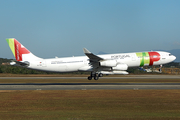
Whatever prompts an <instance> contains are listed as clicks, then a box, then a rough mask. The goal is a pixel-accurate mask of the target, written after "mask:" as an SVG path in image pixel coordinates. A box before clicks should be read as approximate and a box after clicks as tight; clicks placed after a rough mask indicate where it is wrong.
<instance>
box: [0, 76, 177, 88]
mask: <svg viewBox="0 0 180 120" xmlns="http://www.w3.org/2000/svg"><path fill="white" fill-rule="evenodd" d="M135 78H136V79H180V75H131V76H123V77H102V78H100V79H102V80H103V79H135ZM0 79H85V77H0ZM100 89H101V90H102V89H105V90H108V89H116V90H123V89H133V90H139V89H180V83H93V81H92V83H1V84H0V90H100Z"/></svg>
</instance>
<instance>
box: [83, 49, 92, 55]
mask: <svg viewBox="0 0 180 120" xmlns="http://www.w3.org/2000/svg"><path fill="white" fill-rule="evenodd" d="M83 51H84V53H85V54H86V53H91V52H89V50H87V49H86V48H83Z"/></svg>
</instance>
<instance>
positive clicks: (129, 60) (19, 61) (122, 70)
mask: <svg viewBox="0 0 180 120" xmlns="http://www.w3.org/2000/svg"><path fill="white" fill-rule="evenodd" d="M6 41H7V43H8V44H9V47H10V49H11V51H12V53H13V55H14V57H15V58H16V60H15V61H13V62H11V63H10V65H15V66H21V67H26V68H30V69H35V70H41V71H50V72H75V71H88V72H91V74H90V76H88V80H92V79H93V78H94V80H98V79H99V77H103V75H104V74H124V75H126V74H129V73H128V72H127V71H126V70H127V69H128V68H130V67H143V66H152V65H160V66H162V64H166V63H169V62H172V61H174V60H175V59H176V57H175V56H174V55H171V53H169V52H163V51H150V52H134V53H118V54H105V55H95V54H93V53H91V52H90V51H89V50H87V49H86V48H83V51H84V54H85V55H86V56H79V57H64V58H51V59H43V58H39V57H37V56H35V55H34V54H32V53H31V52H30V51H29V50H28V49H27V48H25V47H24V46H23V45H22V44H21V43H20V42H18V41H17V40H16V39H15V38H9V39H6Z"/></svg>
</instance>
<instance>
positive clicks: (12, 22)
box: [0, 0, 180, 59]
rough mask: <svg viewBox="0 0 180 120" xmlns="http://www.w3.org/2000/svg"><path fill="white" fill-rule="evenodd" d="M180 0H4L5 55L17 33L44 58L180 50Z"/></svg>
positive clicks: (0, 51)
mask: <svg viewBox="0 0 180 120" xmlns="http://www.w3.org/2000/svg"><path fill="white" fill-rule="evenodd" d="M179 6H180V0H0V58H8V59H11V58H14V56H13V54H12V52H11V50H10V48H9V46H8V44H7V42H6V38H16V39H17V40H18V41H19V42H20V43H22V44H23V45H24V46H25V47H26V48H27V49H28V50H29V51H31V52H32V53H33V54H35V55H36V56H38V57H41V58H53V57H55V56H57V57H69V56H83V55H84V53H83V48H87V49H88V50H89V51H91V52H93V53H94V54H98V53H99V52H100V51H103V52H105V53H123V52H139V51H151V50H165V51H168V50H172V49H180V7H179Z"/></svg>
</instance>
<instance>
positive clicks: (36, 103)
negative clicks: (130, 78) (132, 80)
mask: <svg viewBox="0 0 180 120" xmlns="http://www.w3.org/2000/svg"><path fill="white" fill-rule="evenodd" d="M0 98H1V100H0V119H13V120H14V119H33V120H34V119H43V120H49V119H62V120H116V119H117V120H119V119H125V120H129V119H135V120H144V119H145V120H150V119H154V120H165V119H167V120H168V119H171V120H176V119H180V114H179V113H180V90H60V91H39V90H36V91H0Z"/></svg>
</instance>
